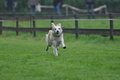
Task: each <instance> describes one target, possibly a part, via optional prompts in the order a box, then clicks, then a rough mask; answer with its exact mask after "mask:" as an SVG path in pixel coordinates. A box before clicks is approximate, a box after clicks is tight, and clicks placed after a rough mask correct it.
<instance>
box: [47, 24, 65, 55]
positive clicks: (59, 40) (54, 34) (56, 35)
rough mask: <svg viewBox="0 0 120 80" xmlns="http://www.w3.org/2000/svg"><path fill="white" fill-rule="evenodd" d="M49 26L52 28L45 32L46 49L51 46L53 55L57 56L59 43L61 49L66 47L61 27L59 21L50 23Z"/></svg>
mask: <svg viewBox="0 0 120 80" xmlns="http://www.w3.org/2000/svg"><path fill="white" fill-rule="evenodd" d="M51 26H52V30H49V32H48V34H46V42H47V47H46V51H48V48H49V47H51V46H52V48H53V53H54V55H55V56H58V48H59V46H60V45H61V46H62V47H63V49H66V46H65V44H64V38H63V29H62V27H61V24H60V23H59V24H57V25H55V24H54V23H51Z"/></svg>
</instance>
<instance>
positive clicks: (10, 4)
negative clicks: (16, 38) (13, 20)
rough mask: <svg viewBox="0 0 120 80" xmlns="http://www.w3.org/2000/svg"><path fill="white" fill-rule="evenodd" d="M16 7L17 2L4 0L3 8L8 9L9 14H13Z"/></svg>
mask: <svg viewBox="0 0 120 80" xmlns="http://www.w3.org/2000/svg"><path fill="white" fill-rule="evenodd" d="M16 6H17V1H16V0H5V7H7V8H8V9H9V11H10V12H12V13H13V16H14V13H15V8H16Z"/></svg>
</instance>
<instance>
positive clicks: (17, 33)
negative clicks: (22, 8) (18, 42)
mask: <svg viewBox="0 0 120 80" xmlns="http://www.w3.org/2000/svg"><path fill="white" fill-rule="evenodd" d="M18 24H19V22H18V17H17V18H16V35H18V34H19V32H18V26H19V25H18Z"/></svg>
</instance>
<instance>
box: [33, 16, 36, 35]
mask: <svg viewBox="0 0 120 80" xmlns="http://www.w3.org/2000/svg"><path fill="white" fill-rule="evenodd" d="M33 35H34V37H36V24H35V16H33Z"/></svg>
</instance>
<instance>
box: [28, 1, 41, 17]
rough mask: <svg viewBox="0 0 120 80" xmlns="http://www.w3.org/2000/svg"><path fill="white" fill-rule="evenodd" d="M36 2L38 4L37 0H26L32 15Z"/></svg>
mask: <svg viewBox="0 0 120 80" xmlns="http://www.w3.org/2000/svg"><path fill="white" fill-rule="evenodd" d="M38 4H39V1H38V0H28V8H30V12H31V14H32V16H34V15H35V10H36V5H38Z"/></svg>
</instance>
